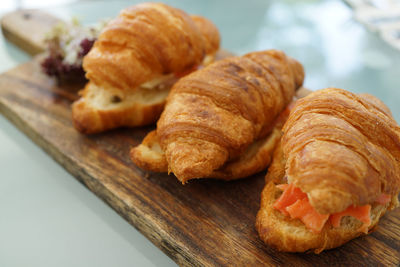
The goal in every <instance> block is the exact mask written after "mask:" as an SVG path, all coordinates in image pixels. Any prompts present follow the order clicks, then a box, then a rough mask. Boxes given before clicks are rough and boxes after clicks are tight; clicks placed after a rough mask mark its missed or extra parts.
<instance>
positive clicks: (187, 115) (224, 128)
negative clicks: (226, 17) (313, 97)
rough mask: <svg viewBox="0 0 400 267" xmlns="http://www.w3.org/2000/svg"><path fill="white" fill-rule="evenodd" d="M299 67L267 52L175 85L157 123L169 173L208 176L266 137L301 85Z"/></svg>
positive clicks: (225, 63) (236, 59) (184, 176)
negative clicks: (256, 141)
mask: <svg viewBox="0 0 400 267" xmlns="http://www.w3.org/2000/svg"><path fill="white" fill-rule="evenodd" d="M303 79H304V70H303V67H302V66H301V64H300V63H298V62H297V61H295V60H294V59H291V58H289V57H287V56H286V55H285V54H284V53H283V52H281V51H277V50H267V51H261V52H254V53H250V54H247V55H245V56H242V57H232V58H228V59H225V60H222V61H219V62H216V63H214V64H211V65H209V66H208V67H206V68H204V69H202V70H199V71H197V72H195V73H192V74H190V75H188V76H186V77H184V78H182V79H181V80H180V81H179V82H178V83H176V84H175V85H174V87H173V88H172V90H171V93H170V95H169V96H168V99H167V105H166V108H165V110H164V112H163V113H162V115H161V118H160V120H159V121H158V123H157V135H158V138H159V141H160V145H161V148H162V149H163V150H164V151H165V155H166V158H167V161H168V167H169V171H172V172H174V174H175V175H176V176H177V177H178V178H179V179H181V180H187V179H191V178H199V177H207V176H209V175H210V174H211V173H212V171H213V170H216V169H218V168H219V167H221V166H222V165H223V164H224V163H225V162H227V161H228V160H232V159H234V158H236V157H238V156H239V155H240V154H241V153H242V152H243V151H244V150H245V149H246V148H247V147H248V146H249V145H250V144H251V143H253V142H254V141H255V140H258V139H260V138H263V137H265V136H266V135H267V134H268V133H270V132H271V130H272V128H273V126H274V125H273V121H274V120H275V119H276V118H277V116H278V115H279V114H280V112H282V110H283V109H284V108H285V107H286V106H287V105H288V104H289V102H290V101H291V99H292V98H293V96H294V94H295V90H296V89H297V88H298V87H299V86H300V85H301V84H302V82H303Z"/></svg>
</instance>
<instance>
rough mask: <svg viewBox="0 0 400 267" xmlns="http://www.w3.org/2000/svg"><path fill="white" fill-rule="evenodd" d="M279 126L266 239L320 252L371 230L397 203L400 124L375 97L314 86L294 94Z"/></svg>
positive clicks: (260, 219) (263, 222)
mask: <svg viewBox="0 0 400 267" xmlns="http://www.w3.org/2000/svg"><path fill="white" fill-rule="evenodd" d="M283 132H284V134H283V137H282V140H281V144H279V145H278V146H277V148H276V151H275V152H274V159H273V162H272V164H271V166H270V168H269V170H268V174H267V177H266V182H267V185H266V187H265V188H264V190H263V193H262V196H261V207H260V211H259V213H258V215H257V222H256V228H257V230H258V232H259V234H260V237H261V239H262V240H264V241H265V242H266V243H268V244H270V245H272V246H274V247H276V248H278V249H279V250H282V251H290V252H302V251H306V250H314V252H316V253H319V252H320V251H322V250H324V249H330V248H334V247H337V246H340V245H342V244H343V243H345V242H347V241H349V240H350V239H353V238H355V237H357V236H359V235H362V234H363V233H368V231H370V230H371V229H372V228H373V227H374V226H375V225H376V224H377V223H378V220H379V218H380V217H381V216H383V214H384V213H385V211H386V210H387V209H393V208H394V207H396V206H397V205H398V199H397V195H398V193H399V190H400V164H399V159H400V127H399V126H398V125H397V123H396V122H395V120H394V119H393V117H392V115H391V113H390V111H389V109H388V108H387V107H386V106H385V105H384V104H383V103H382V102H381V101H380V100H378V99H377V98H375V97H373V96H371V95H367V94H363V95H356V94H353V93H350V92H348V91H345V90H341V89H334V88H330V89H324V90H320V91H316V92H314V93H312V94H310V95H309V96H307V97H305V98H303V99H300V100H298V101H297V103H296V105H295V107H294V108H293V110H292V111H291V113H290V116H289V118H288V120H287V122H286V123H285V125H284V127H283ZM286 183H288V184H286ZM276 184H280V185H278V188H277V186H276ZM282 191H283V192H282Z"/></svg>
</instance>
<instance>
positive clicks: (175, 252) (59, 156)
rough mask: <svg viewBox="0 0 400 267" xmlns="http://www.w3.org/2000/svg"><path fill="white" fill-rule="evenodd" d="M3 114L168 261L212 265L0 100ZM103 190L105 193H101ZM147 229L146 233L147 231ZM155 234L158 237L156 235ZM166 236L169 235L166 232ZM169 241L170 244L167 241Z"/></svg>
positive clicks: (190, 264)
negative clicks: (171, 237)
mask: <svg viewBox="0 0 400 267" xmlns="http://www.w3.org/2000/svg"><path fill="white" fill-rule="evenodd" d="M0 114H2V115H3V116H4V117H5V118H6V119H7V120H8V121H10V122H11V123H12V124H13V125H14V126H15V127H17V128H18V129H19V130H20V131H21V132H22V133H24V134H25V135H26V136H27V137H28V138H29V139H30V140H31V141H32V142H34V143H35V144H36V145H38V146H39V147H40V148H41V149H42V150H43V151H44V152H45V153H46V154H47V155H49V156H50V157H51V158H52V159H53V160H54V161H55V162H57V163H58V164H59V165H60V166H61V167H62V168H63V169H65V170H66V171H67V172H68V173H70V174H71V176H73V177H74V178H75V179H76V180H78V181H79V182H80V183H81V184H83V185H84V186H85V187H86V188H88V189H89V190H90V191H91V192H92V193H94V194H95V195H96V196H97V197H98V198H99V199H101V200H102V201H103V202H104V203H106V204H107V205H108V206H110V207H111V208H112V209H113V210H114V211H115V212H117V213H118V214H119V215H120V216H121V217H122V218H124V220H126V221H127V222H128V223H129V224H131V225H132V226H133V227H135V229H137V230H138V231H139V232H140V233H141V234H143V235H144V236H145V237H146V238H147V239H148V240H149V241H150V242H151V243H153V244H154V245H155V246H156V247H157V248H159V249H161V250H162V251H163V252H164V253H165V254H166V255H167V256H168V257H169V258H171V259H172V260H173V261H174V262H176V263H177V264H178V265H179V266H208V265H210V263H209V262H204V261H202V259H201V258H196V257H193V254H190V253H187V252H185V248H184V247H182V246H179V244H177V243H173V242H172V241H173V240H166V239H165V237H161V235H160V234H158V233H156V232H154V231H153V229H156V228H157V226H156V225H154V227H152V226H151V225H150V221H146V220H145V219H143V217H142V218H141V216H139V215H138V211H137V210H132V209H131V208H130V207H129V206H128V205H127V204H126V203H124V202H123V201H122V200H121V199H118V197H117V196H115V195H114V194H113V193H112V191H111V190H109V189H107V187H105V186H104V184H102V183H100V182H99V181H98V180H96V179H95V178H93V177H91V176H90V175H89V174H88V173H87V172H86V171H85V170H84V168H82V167H81V166H79V164H78V163H76V165H78V166H79V168H76V167H74V166H73V162H74V161H73V160H72V159H69V158H68V157H66V156H64V155H63V153H62V152H61V151H60V150H58V149H57V148H56V147H55V146H54V145H52V144H51V143H50V142H47V141H46V139H45V138H43V137H42V136H41V135H40V134H38V133H37V132H36V131H35V130H34V128H33V127H29V124H28V123H26V122H24V120H23V119H22V118H21V117H20V116H18V114H17V113H16V112H14V111H13V110H12V109H10V108H8V105H7V104H6V103H4V101H3V100H2V98H0ZM99 188H102V189H103V190H100V189H99ZM124 209H126V210H129V211H130V212H129V213H128V212H127V213H126V214H130V216H128V215H126V214H124V213H123V212H122V211H123V210H124ZM146 230H147V231H146ZM155 233H156V234H155ZM165 236H168V234H167V233H166V232H165ZM165 241H167V242H165Z"/></svg>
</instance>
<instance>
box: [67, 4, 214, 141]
mask: <svg viewBox="0 0 400 267" xmlns="http://www.w3.org/2000/svg"><path fill="white" fill-rule="evenodd" d="M219 42H220V38H219V33H218V30H217V28H216V27H215V25H214V24H213V23H212V22H211V21H209V20H207V19H205V18H203V17H200V16H189V15H188V14H186V13H185V12H183V11H182V10H179V9H176V8H173V7H170V6H167V5H165V4H161V3H143V4H138V5H135V6H132V7H129V8H126V9H124V10H122V11H121V13H120V14H119V16H118V17H117V18H116V19H114V20H112V21H111V22H109V23H108V24H107V26H106V27H105V29H104V30H103V31H102V33H101V34H100V36H99V38H98V40H97V41H96V42H95V44H94V46H93V48H92V49H91V50H90V52H89V53H88V54H87V55H86V56H85V57H84V59H83V68H84V70H85V71H86V77H87V79H88V80H89V83H88V84H87V85H86V87H85V88H84V90H82V91H81V93H80V95H81V98H80V99H79V100H78V101H77V102H75V103H74V104H73V106H72V118H73V122H74V125H75V127H76V129H78V130H79V131H81V132H83V133H96V132H101V131H105V130H108V129H112V128H116V127H120V126H128V127H132V126H141V125H146V124H150V123H154V122H156V121H157V119H158V118H159V116H160V114H161V112H162V110H163V107H164V105H165V99H166V97H167V95H168V92H169V90H170V88H171V86H172V85H173V84H174V83H175V82H176V81H177V80H178V78H179V77H182V76H184V75H185V74H187V73H190V72H191V71H193V70H195V69H196V68H199V67H200V66H201V65H207V64H209V63H210V62H212V61H213V60H214V59H215V56H216V52H217V50H218V49H219Z"/></svg>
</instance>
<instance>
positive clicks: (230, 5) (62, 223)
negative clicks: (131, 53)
mask: <svg viewBox="0 0 400 267" xmlns="http://www.w3.org/2000/svg"><path fill="white" fill-rule="evenodd" d="M57 1H63V2H66V1H71V0H20V1H18V0H15V1H12V0H5V2H4V0H1V1H0V13H4V12H5V11H7V9H12V8H14V7H15V5H16V3H17V2H21V3H22V4H24V5H28V6H29V5H30V3H33V2H35V3H36V2H38V3H39V2H40V3H39V4H38V5H37V6H42V7H43V6H46V10H47V11H49V12H51V13H53V14H55V15H57V16H59V17H61V18H63V19H68V18H70V17H71V16H74V15H76V16H78V17H79V18H80V19H81V20H82V21H83V22H84V23H91V22H95V21H97V20H98V19H100V18H105V17H112V16H115V15H116V14H117V13H118V11H119V10H120V9H121V8H123V7H126V6H129V5H131V4H134V3H136V2H139V1H136V0H132V1H125V2H124V1H118V2H114V1H112V2H111V1H102V2H97V1H87V0H86V1H79V2H76V3H72V4H68V5H66V6H61V7H57V6H55V7H53V6H50V7H48V6H47V5H48V4H49V3H52V4H54V3H57ZM72 1H73V0H72ZM166 2H167V3H169V4H171V5H173V6H177V7H180V8H182V9H184V10H187V11H188V12H190V13H197V14H202V15H205V16H207V17H209V18H211V19H212V20H213V21H214V22H215V23H216V24H217V26H218V27H219V29H220V32H221V35H222V43H223V47H225V48H227V49H228V50H230V51H232V52H234V53H237V54H242V53H244V52H249V51H254V50H261V49H268V48H278V49H282V50H284V51H285V52H287V53H288V54H289V55H291V56H293V57H295V58H297V59H298V60H300V62H302V63H303V65H304V66H305V69H306V81H305V86H306V87H308V88H310V89H313V90H315V89H320V88H324V87H328V86H333V87H339V88H344V89H347V90H350V91H353V92H357V93H358V92H368V93H371V94H374V95H376V96H378V97H379V98H381V99H382V100H383V101H384V102H385V103H386V104H387V105H388V106H389V107H390V108H391V109H392V111H393V114H394V116H395V118H396V119H399V118H400V105H399V104H398V102H399V99H400V90H398V89H399V88H398V85H399V84H400V53H399V51H397V50H394V49H393V48H392V47H390V46H388V45H387V44H385V43H384V42H383V41H382V40H380V38H379V37H378V36H377V35H376V34H373V33H370V32H368V31H366V30H365V29H364V27H363V26H362V25H360V24H359V23H357V22H356V21H354V20H353V19H352V13H351V10H350V9H349V8H348V7H347V6H346V5H345V4H343V2H341V1H337V0H327V1H315V0H304V1H291V0H282V1H267V0H247V1H231V0H220V1H214V0H203V1H195V0H168V1H166ZM4 3H7V4H4ZM27 60H29V56H27V55H26V54H24V53H22V52H21V51H19V50H18V49H17V48H15V47H14V46H12V45H10V44H7V43H6V42H5V40H4V39H3V37H2V35H0V72H3V71H6V70H7V69H10V68H12V67H14V66H16V65H18V64H20V63H22V62H24V61H27ZM0 211H1V213H0V267H2V266H172V265H175V263H174V262H172V261H171V260H170V259H169V258H168V257H167V256H166V255H164V254H163V253H162V252H161V251H160V250H159V249H157V248H156V247H155V246H154V245H152V244H151V243H150V242H149V241H148V240H147V239H146V238H145V237H144V236H142V235H141V234H140V233H139V232H138V231H136V230H135V228H134V227H132V226H131V225H129V224H128V223H127V222H126V221H124V220H123V219H122V218H121V217H120V216H119V215H118V214H117V213H116V212H114V211H113V210H112V209H111V208H110V207H108V206H107V205H106V204H104V203H103V202H102V201H101V200H100V199H98V198H97V197H96V196H95V195H94V194H93V193H91V192H90V191H89V190H87V189H86V188H85V187H84V186H83V185H81V184H80V183H79V182H78V181H77V180H76V179H75V178H74V177H72V176H71V175H70V174H69V173H67V172H66V171H65V170H64V169H63V168H62V167H61V166H60V165H58V164H57V163H56V162H54V161H53V160H52V159H51V158H50V157H49V156H48V155H47V154H46V153H45V152H43V151H42V150H41V149H40V148H39V147H38V146H36V145H35V144H34V143H33V142H32V141H31V140H30V139H28V138H27V137H26V136H25V135H24V134H22V133H21V132H20V131H19V130H18V129H16V128H15V127H14V126H13V125H12V124H11V123H10V122H8V121H7V120H6V119H5V118H4V117H2V116H0Z"/></svg>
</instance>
